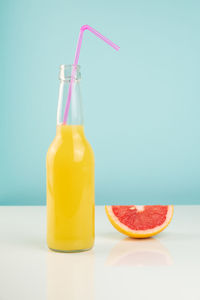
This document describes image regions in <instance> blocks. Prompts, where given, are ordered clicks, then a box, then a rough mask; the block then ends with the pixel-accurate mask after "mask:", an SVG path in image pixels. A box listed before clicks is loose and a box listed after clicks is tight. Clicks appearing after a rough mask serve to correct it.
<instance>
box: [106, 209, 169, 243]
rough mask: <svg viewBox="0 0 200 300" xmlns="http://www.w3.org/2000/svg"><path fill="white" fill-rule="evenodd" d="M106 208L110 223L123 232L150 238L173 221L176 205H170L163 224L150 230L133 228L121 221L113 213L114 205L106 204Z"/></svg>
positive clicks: (132, 235)
mask: <svg viewBox="0 0 200 300" xmlns="http://www.w3.org/2000/svg"><path fill="white" fill-rule="evenodd" d="M105 210H106V214H107V216H108V219H109V221H110V223H111V224H112V225H113V226H114V227H115V228H116V229H117V230H118V231H119V232H121V233H123V234H125V235H127V236H130V237H133V238H148V237H151V236H154V235H156V234H158V233H160V232H161V231H163V230H164V229H165V228H166V227H167V226H168V225H169V223H170V222H171V220H172V217H173V213H174V206H173V205H169V206H168V211H167V216H166V220H165V222H164V223H163V224H162V225H160V226H157V227H155V228H153V229H149V230H132V229H130V228H129V227H128V226H126V225H125V224H123V223H121V222H120V221H119V220H118V218H117V217H116V216H115V214H114V213H113V210H112V206H105Z"/></svg>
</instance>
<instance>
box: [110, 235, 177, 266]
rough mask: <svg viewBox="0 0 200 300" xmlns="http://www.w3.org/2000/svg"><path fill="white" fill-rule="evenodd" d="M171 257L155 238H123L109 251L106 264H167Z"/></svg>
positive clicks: (170, 262) (170, 263)
mask: <svg viewBox="0 0 200 300" xmlns="http://www.w3.org/2000/svg"><path fill="white" fill-rule="evenodd" d="M172 264H173V259H172V257H171V254H170V252H169V250H168V249H167V248H166V247H165V246H164V245H163V244H162V243H161V242H160V241H159V240H158V239H155V238H149V239H132V238H125V239H123V240H121V241H120V242H119V243H117V244H116V245H115V246H114V247H113V248H112V250H111V251H110V253H109V255H108V257H107V259H106V265H109V266H122V265H124V266H131V267H132V266H136V267H138V266H139V267H143V266H169V265H172Z"/></svg>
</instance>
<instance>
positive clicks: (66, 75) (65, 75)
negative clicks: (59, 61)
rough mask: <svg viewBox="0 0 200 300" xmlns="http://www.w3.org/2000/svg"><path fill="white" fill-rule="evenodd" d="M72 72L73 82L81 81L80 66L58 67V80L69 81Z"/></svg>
mask: <svg viewBox="0 0 200 300" xmlns="http://www.w3.org/2000/svg"><path fill="white" fill-rule="evenodd" d="M72 71H73V76H74V78H75V80H79V79H81V73H80V65H73V64H72V65H64V64H63V65H60V73H59V79H60V80H66V81H70V80H71V78H72Z"/></svg>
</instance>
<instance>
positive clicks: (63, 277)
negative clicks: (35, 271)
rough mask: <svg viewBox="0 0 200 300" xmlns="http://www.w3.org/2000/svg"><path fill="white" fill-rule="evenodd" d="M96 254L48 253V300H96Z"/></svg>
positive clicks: (88, 252) (91, 252)
mask: <svg viewBox="0 0 200 300" xmlns="http://www.w3.org/2000/svg"><path fill="white" fill-rule="evenodd" d="M94 259H95V257H94V252H93V250H90V251H87V252H82V253H67V254H66V253H57V252H53V251H51V250H49V251H48V253H47V300H57V299H69V300H71V299H73V300H80V299H87V300H94Z"/></svg>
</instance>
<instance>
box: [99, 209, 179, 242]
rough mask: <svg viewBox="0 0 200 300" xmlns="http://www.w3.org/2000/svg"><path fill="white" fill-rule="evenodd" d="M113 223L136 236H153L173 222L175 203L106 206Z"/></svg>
mask: <svg viewBox="0 0 200 300" xmlns="http://www.w3.org/2000/svg"><path fill="white" fill-rule="evenodd" d="M105 209H106V213H107V216H108V219H109V220H110V222H111V224H112V225H113V226H114V227H115V228H116V229H117V230H118V231H119V232H121V233H123V234H125V235H127V236H130V237H134V238H147V237H151V236H153V235H155V234H157V233H159V232H161V231H162V230H164V229H165V228H166V227H167V226H168V225H169V223H170V222H171V219H172V216H173V211H174V207H173V205H127V206H118V205H113V206H106V207H105Z"/></svg>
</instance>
